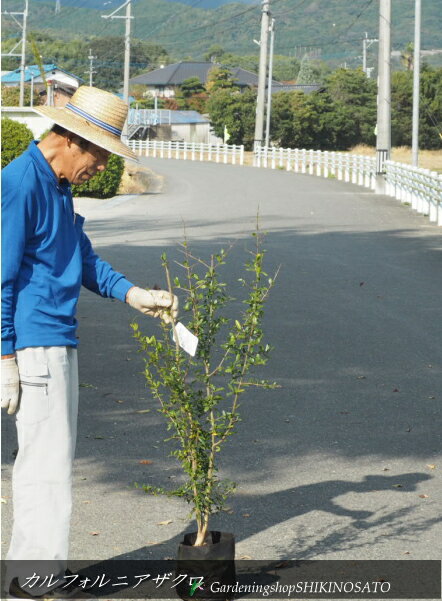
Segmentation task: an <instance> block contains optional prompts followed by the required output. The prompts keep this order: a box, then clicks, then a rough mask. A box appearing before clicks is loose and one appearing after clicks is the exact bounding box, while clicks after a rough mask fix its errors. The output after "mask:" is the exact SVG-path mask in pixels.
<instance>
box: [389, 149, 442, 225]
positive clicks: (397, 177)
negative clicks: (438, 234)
mask: <svg viewBox="0 0 442 601" xmlns="http://www.w3.org/2000/svg"><path fill="white" fill-rule="evenodd" d="M385 181H386V190H385V193H386V194H387V195H388V196H393V197H394V198H397V199H398V200H400V201H401V202H402V203H403V204H409V205H410V206H411V208H412V209H414V210H415V211H417V212H418V213H421V214H423V215H428V217H429V219H430V221H435V222H436V223H437V225H442V175H440V174H438V173H437V172H436V171H430V170H429V169H420V168H418V167H412V166H411V165H406V164H404V163H396V162H395V161H386V162H385Z"/></svg>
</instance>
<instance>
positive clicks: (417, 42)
mask: <svg viewBox="0 0 442 601" xmlns="http://www.w3.org/2000/svg"><path fill="white" fill-rule="evenodd" d="M421 12H422V7H421V0H415V16H414V59H413V63H414V64H413V129H412V138H411V157H412V164H413V166H414V167H419V93H420V70H421V60H420V59H421Z"/></svg>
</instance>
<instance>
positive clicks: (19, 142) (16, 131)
mask: <svg viewBox="0 0 442 601" xmlns="http://www.w3.org/2000/svg"><path fill="white" fill-rule="evenodd" d="M33 139H34V136H33V135H32V132H31V130H30V129H29V127H27V126H26V125H25V124H24V123H19V122H18V121H14V120H13V119H9V117H3V118H2V169H3V167H6V165H8V164H9V163H10V162H11V161H13V160H14V159H15V158H17V157H18V156H20V155H21V154H22V152H24V151H25V150H26V148H27V147H28V146H29V144H30V143H31V142H32V140H33Z"/></svg>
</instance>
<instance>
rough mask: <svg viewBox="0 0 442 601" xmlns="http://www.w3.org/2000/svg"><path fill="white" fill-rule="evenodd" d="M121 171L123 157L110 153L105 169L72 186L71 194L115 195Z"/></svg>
mask: <svg viewBox="0 0 442 601" xmlns="http://www.w3.org/2000/svg"><path fill="white" fill-rule="evenodd" d="M123 171H124V159H122V158H121V157H119V156H117V155H116V154H111V155H110V157H109V160H108V163H107V167H106V169H105V170H104V171H102V172H101V173H97V175H94V177H92V178H91V179H90V180H89V181H88V182H85V183H84V184H80V185H78V186H72V194H73V195H74V196H92V197H93V198H109V197H110V196H115V194H116V193H117V191H118V188H119V186H120V182H121V177H122V175H123Z"/></svg>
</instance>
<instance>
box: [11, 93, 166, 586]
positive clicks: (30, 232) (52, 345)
mask: <svg viewBox="0 0 442 601" xmlns="http://www.w3.org/2000/svg"><path fill="white" fill-rule="evenodd" d="M35 110H36V111H37V112H39V113H41V114H43V115H45V116H48V117H50V118H51V119H52V120H53V121H54V122H55V125H54V127H53V128H52V130H51V133H49V134H48V136H47V137H45V138H44V139H43V140H42V141H41V142H40V143H36V142H32V143H31V144H30V146H29V148H28V149H27V150H26V152H24V153H23V154H22V155H21V156H20V157H18V158H17V159H15V160H14V161H12V162H11V163H10V164H9V165H8V166H7V167H5V169H4V170H3V171H2V188H3V194H2V362H1V367H2V373H1V375H2V389H1V406H2V408H5V409H7V412H8V413H9V414H13V413H16V426H17V434H18V441H19V451H18V455H17V458H16V461H15V464H14V470H13V478H12V484H13V504H14V524H13V529H12V539H11V544H10V548H9V553H8V556H7V559H8V560H11V561H10V562H8V581H9V583H10V585H9V593H10V594H11V595H12V596H13V597H17V598H34V597H36V596H37V597H43V596H44V597H45V598H51V597H53V598H69V597H71V598H72V597H75V598H79V597H82V596H85V593H84V591H82V589H78V587H76V586H74V584H71V585H69V586H66V583H67V581H66V579H64V580H63V578H64V576H65V575H66V561H67V557H68V545H69V526H70V516H71V506H72V498H71V483H72V461H73V457H74V450H75V442H76V428H77V410H78V370H77V350H76V347H77V339H76V327H77V322H76V319H75V313H76V307H77V301H78V297H79V293H80V287H81V285H84V286H86V288H88V289H89V290H92V291H93V292H96V293H97V294H99V295H101V296H103V297H110V298H116V299H119V300H120V301H123V302H127V303H129V304H130V305H131V306H132V307H134V308H135V309H138V310H139V311H141V312H142V313H144V314H146V315H151V316H154V317H160V318H162V319H163V320H165V321H166V322H170V321H171V320H175V319H176V316H177V310H178V300H177V298H176V297H175V296H173V295H171V294H170V293H169V292H166V291H165V290H143V289H141V288H138V287H136V286H134V285H133V284H132V283H131V282H129V281H128V280H127V279H126V278H125V276H124V275H122V274H121V273H118V272H116V271H114V270H113V269H112V267H111V266H110V265H109V264H108V263H106V262H105V261H103V260H102V259H100V257H98V256H97V255H96V254H95V252H94V250H93V249H92V246H91V243H90V241H89V239H88V237H87V236H86V234H85V233H84V231H83V222H84V219H83V217H81V216H79V215H77V214H75V212H74V208H73V203H72V194H71V187H70V186H71V184H81V183H83V182H85V181H88V180H89V179H90V178H91V177H93V176H94V175H95V174H96V173H97V172H100V171H103V170H104V169H105V167H106V164H107V160H108V157H109V155H110V153H114V154H117V155H120V156H122V157H124V158H126V159H132V160H134V159H135V160H136V157H135V155H134V154H133V153H132V151H131V150H130V149H129V148H128V147H127V146H126V145H124V144H123V143H122V142H121V140H120V136H121V130H122V128H123V124H124V122H125V120H126V116H127V106H126V104H125V103H124V102H122V101H121V100H120V99H119V98H118V97H117V96H114V95H113V94H110V93H109V92H105V91H103V90H99V89H97V88H93V87H86V86H83V87H80V88H79V89H78V90H77V92H76V93H75V94H74V95H73V96H72V98H71V100H70V102H69V103H68V104H67V105H66V106H65V107H64V108H53V107H38V108H35ZM16 560H20V561H21V560H45V561H48V562H49V564H50V566H51V572H52V573H54V575H55V576H58V581H57V583H56V584H57V586H56V587H54V588H51V587H50V586H49V584H48V585H45V586H43V587H37V588H34V589H33V590H30V588H29V587H28V588H26V586H25V582H24V578H23V573H22V572H20V570H19V567H20V565H22V564H20V563H19V562H18V561H16ZM54 568H55V569H54ZM14 570H15V572H14ZM62 585H63V586H62ZM52 586H54V585H52ZM37 590H38V593H37Z"/></svg>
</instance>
